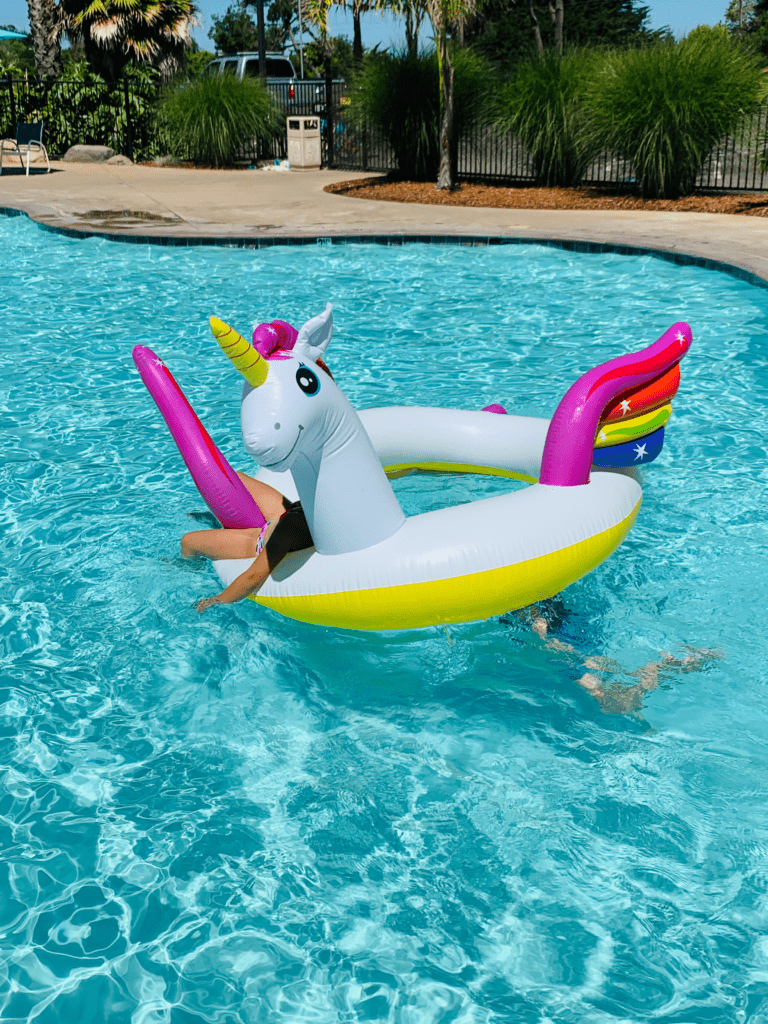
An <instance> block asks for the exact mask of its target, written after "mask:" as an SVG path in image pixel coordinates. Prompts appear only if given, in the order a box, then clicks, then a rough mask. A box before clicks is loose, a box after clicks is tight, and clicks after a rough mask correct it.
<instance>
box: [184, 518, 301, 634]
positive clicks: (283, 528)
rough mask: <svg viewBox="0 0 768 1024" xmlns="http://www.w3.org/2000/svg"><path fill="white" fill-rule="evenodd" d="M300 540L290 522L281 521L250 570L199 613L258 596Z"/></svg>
mask: <svg viewBox="0 0 768 1024" xmlns="http://www.w3.org/2000/svg"><path fill="white" fill-rule="evenodd" d="M298 540H299V535H298V533H297V531H296V529H295V528H294V526H293V524H292V523H291V521H290V519H281V520H280V522H279V523H278V524H277V526H276V527H275V529H274V532H273V533H272V536H271V537H269V539H268V540H267V542H266V544H265V545H264V547H263V548H262V550H261V551H260V552H259V554H258V555H257V556H256V558H255V559H254V561H253V563H252V564H251V565H250V566H249V568H247V569H246V570H245V572H242V573H240V575H239V576H238V577H237V579H236V580H233V582H232V583H230V584H229V586H228V587H226V588H225V589H224V590H222V592H221V593H220V594H215V595H214V596H213V597H206V598H203V600H202V601H200V602H199V603H198V605H197V610H198V612H200V613H201V614H202V612H204V611H205V610H206V609H207V608H210V607H211V605H213V604H233V603H234V602H235V601H242V600H243V598H244V597H248V595H249V594H255V593H256V592H257V591H259V590H260V589H261V588H262V587H263V586H264V582H265V580H266V579H267V577H268V576H269V574H270V573H271V572H272V571H273V570H274V569H275V568H276V567H277V566H278V565H279V564H280V562H282V560H283V559H284V558H285V556H286V555H287V554H288V552H289V551H293V550H295V549H296V542H297V541H298Z"/></svg>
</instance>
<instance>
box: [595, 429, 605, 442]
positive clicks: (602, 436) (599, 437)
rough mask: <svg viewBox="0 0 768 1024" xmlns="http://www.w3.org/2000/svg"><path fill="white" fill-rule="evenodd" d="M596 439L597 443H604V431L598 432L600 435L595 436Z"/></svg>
mask: <svg viewBox="0 0 768 1024" xmlns="http://www.w3.org/2000/svg"><path fill="white" fill-rule="evenodd" d="M597 439H598V441H604V440H605V431H604V430H601V431H600V433H599V434H598V435H597Z"/></svg>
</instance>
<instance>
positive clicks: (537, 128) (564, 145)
mask: <svg viewBox="0 0 768 1024" xmlns="http://www.w3.org/2000/svg"><path fill="white" fill-rule="evenodd" d="M599 59H600V58H599V55H598V54H597V53H595V52H594V51H591V50H586V49H585V50H574V51H572V52H571V53H569V54H566V55H565V56H560V55H559V54H558V53H557V52H556V51H554V50H549V51H547V52H546V53H545V54H544V55H542V56H541V57H540V56H539V55H538V54H537V55H536V56H534V57H531V58H529V59H528V60H525V61H523V62H522V63H521V64H519V65H518V67H517V69H516V71H515V74H514V76H513V77H512V78H511V79H510V80H509V81H508V82H506V83H505V84H504V85H503V86H502V87H501V88H500V90H499V93H498V96H497V98H496V99H495V100H494V101H493V103H492V105H491V107H490V109H489V120H490V124H491V126H492V127H493V128H494V129H495V130H496V131H498V132H509V133H511V134H512V135H515V136H517V138H519V139H520V141H521V142H522V143H523V145H524V146H525V148H526V150H527V152H528V156H529V157H530V161H531V169H532V171H533V177H534V179H535V181H536V184H537V185H547V186H565V187H568V186H571V185H578V183H579V181H581V178H582V177H583V175H584V172H585V171H586V169H587V167H588V166H589V164H590V162H591V160H592V159H593V158H594V156H595V155H596V152H597V148H598V143H597V142H596V140H595V137H594V133H593V132H592V130H591V123H590V115H589V111H588V109H587V108H586V106H585V103H584V95H585V92H586V88H587V84H588V82H589V79H590V77H591V76H593V75H594V73H595V68H596V67H597V65H598V62H599Z"/></svg>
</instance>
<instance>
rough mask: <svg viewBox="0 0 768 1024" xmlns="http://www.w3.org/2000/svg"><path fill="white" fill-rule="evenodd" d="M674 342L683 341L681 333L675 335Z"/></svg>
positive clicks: (683, 336)
mask: <svg viewBox="0 0 768 1024" xmlns="http://www.w3.org/2000/svg"><path fill="white" fill-rule="evenodd" d="M675 341H685V335H684V334H683V332H682V331H678V332H677V334H676V335H675Z"/></svg>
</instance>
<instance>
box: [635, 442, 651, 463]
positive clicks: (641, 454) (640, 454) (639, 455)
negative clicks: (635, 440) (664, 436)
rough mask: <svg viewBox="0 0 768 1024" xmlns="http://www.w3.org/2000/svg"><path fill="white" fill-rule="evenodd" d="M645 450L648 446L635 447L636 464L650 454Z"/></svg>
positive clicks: (638, 445) (639, 445) (637, 445)
mask: <svg viewBox="0 0 768 1024" xmlns="http://www.w3.org/2000/svg"><path fill="white" fill-rule="evenodd" d="M645 448H646V446H645V445H644V444H636V445H635V462H637V460H638V459H644V458H645V456H646V455H647V454H648V452H647V451H646V450H645Z"/></svg>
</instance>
